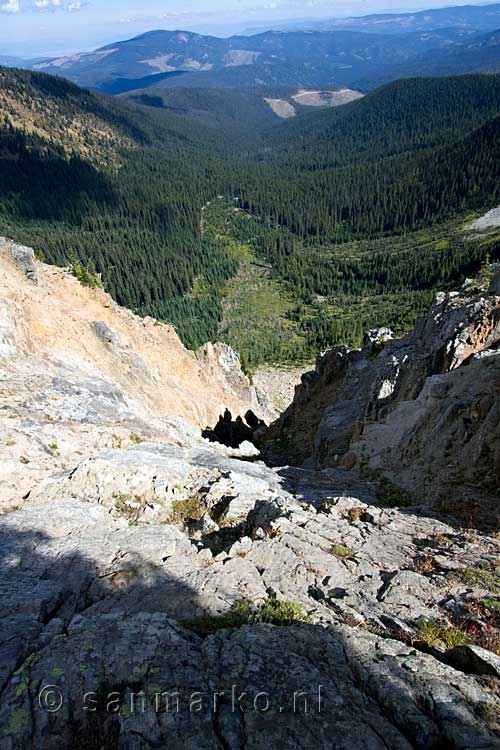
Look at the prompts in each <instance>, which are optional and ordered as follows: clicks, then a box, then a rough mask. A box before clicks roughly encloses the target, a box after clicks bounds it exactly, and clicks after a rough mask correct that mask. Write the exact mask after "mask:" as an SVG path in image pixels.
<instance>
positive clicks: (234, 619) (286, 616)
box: [184, 599, 311, 637]
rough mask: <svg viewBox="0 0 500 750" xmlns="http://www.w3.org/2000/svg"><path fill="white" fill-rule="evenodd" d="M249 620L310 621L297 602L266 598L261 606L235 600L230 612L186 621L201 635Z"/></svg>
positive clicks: (282, 624)
mask: <svg viewBox="0 0 500 750" xmlns="http://www.w3.org/2000/svg"><path fill="white" fill-rule="evenodd" d="M249 622H255V623H259V622H263V623H267V624H269V625H277V626H282V627H283V626H289V625H294V624H296V623H299V622H306V623H310V622H311V618H310V617H309V616H308V615H306V613H305V611H304V608H303V607H302V606H301V605H300V604H296V603H295V602H281V601H277V600H276V599H266V601H265V602H264V603H263V604H261V605H260V606H259V607H254V606H252V604H251V603H250V602H249V601H248V600H247V599H242V600H240V601H238V602H235V603H234V604H233V606H232V607H231V609H230V610H229V612H226V613H225V614H223V615H216V616H213V617H199V618H197V619H196V620H191V621H189V622H187V623H184V624H185V626H186V627H187V628H189V630H193V631H194V632H195V633H197V634H198V635H200V636H201V637H206V636H209V635H213V634H214V633H217V632H218V631H219V630H232V629H235V628H241V627H242V626H243V625H246V624H247V623H249Z"/></svg>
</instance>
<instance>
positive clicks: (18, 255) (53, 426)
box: [0, 240, 265, 507]
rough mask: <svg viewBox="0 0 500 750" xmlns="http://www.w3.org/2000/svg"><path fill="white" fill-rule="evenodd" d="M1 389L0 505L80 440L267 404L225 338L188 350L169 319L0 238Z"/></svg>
mask: <svg viewBox="0 0 500 750" xmlns="http://www.w3.org/2000/svg"><path fill="white" fill-rule="evenodd" d="M0 391H1V397H2V403H3V409H2V412H1V414H0V424H1V426H2V432H3V438H4V454H3V457H2V468H1V469H0V496H1V498H2V500H1V501H0V507H1V502H2V501H3V502H7V501H9V502H11V503H12V502H13V503H17V502H18V501H19V500H20V499H21V498H22V496H23V495H24V494H25V493H26V492H27V491H28V490H29V489H30V488H31V486H32V483H33V482H34V480H35V478H37V477H41V476H43V475H44V474H45V473H47V472H48V473H50V472H52V471H54V470H55V469H56V468H61V467H65V466H70V465H71V463H72V462H73V461H75V460H77V458H78V456H81V455H82V451H83V450H86V451H88V450H89V449H91V450H94V449H95V450H98V449H101V448H105V447H113V446H115V447H116V446H117V445H118V444H123V445H127V444H131V442H130V436H132V440H133V439H134V436H135V437H137V438H145V437H153V436H158V435H161V434H162V432H163V430H164V421H165V419H166V418H175V417H182V418H184V419H185V420H186V421H187V422H188V423H190V424H191V425H193V426H196V427H199V428H203V427H206V426H207V425H208V424H213V423H215V421H216V420H217V417H218V416H219V414H220V413H221V412H222V411H224V408H225V407H229V408H230V409H231V410H232V411H233V412H234V413H236V414H240V413H241V414H243V413H245V411H246V410H247V409H249V408H252V409H253V410H254V411H256V412H257V413H259V414H262V416H265V411H264V412H263V410H262V409H261V407H260V405H259V403H258V402H257V399H256V395H255V392H254V389H253V388H252V387H251V386H250V383H249V381H248V379H247V377H246V376H245V375H244V374H243V373H242V371H241V368H240V364H239V360H238V357H237V355H236V354H235V353H234V352H233V351H232V349H231V348H230V347H228V346H225V345H223V344H215V345H213V344H207V345H206V346H204V347H202V348H201V349H200V350H199V351H198V352H196V353H195V354H194V353H192V352H190V351H188V350H187V349H185V348H184V346H183V345H182V344H181V342H180V340H179V338H178V336H177V334H176V332H175V330H174V329H173V328H172V327H171V326H168V325H165V324H163V323H160V322H158V321H156V320H153V319H152V318H139V317H137V316H136V315H134V314H133V313H132V312H130V311H128V310H125V309H123V308H120V307H119V306H118V305H117V304H116V303H115V302H113V300H112V299H111V298H110V297H109V295H107V294H106V293H105V292H103V291H102V290H100V289H90V288H87V287H84V286H82V285H81V284H80V283H79V282H78V281H77V279H76V278H74V277H73V276H72V275H71V274H70V273H69V272H67V271H65V270H64V269H61V268H57V267H55V266H48V265H45V264H43V263H39V262H37V261H36V260H35V259H34V256H33V252H32V251H31V250H30V249H29V248H24V247H21V246H18V245H14V244H13V243H10V242H7V241H6V240H1V241H0ZM104 424H105V425H106V429H105V430H104V429H103V425H104Z"/></svg>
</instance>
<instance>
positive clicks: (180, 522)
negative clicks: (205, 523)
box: [170, 495, 206, 527]
mask: <svg viewBox="0 0 500 750" xmlns="http://www.w3.org/2000/svg"><path fill="white" fill-rule="evenodd" d="M205 512H206V507H205V504H204V503H203V502H202V500H201V498H200V497H199V496H198V495H193V497H189V498H187V500H174V502H173V503H172V511H171V514H170V522H171V523H173V524H174V525H175V526H181V527H184V526H186V525H187V523H188V522H189V521H199V520H200V519H201V518H202V517H203V514H204V513H205Z"/></svg>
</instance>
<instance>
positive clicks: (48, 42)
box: [0, 0, 486, 58]
mask: <svg viewBox="0 0 500 750" xmlns="http://www.w3.org/2000/svg"><path fill="white" fill-rule="evenodd" d="M463 4H466V3H465V2H461V0H455V2H453V1H450V0H448V1H447V0H335V2H328V1H327V0H0V56H2V55H15V56H19V57H26V58H27V57H38V56H40V57H43V56H47V57H48V56H57V55H65V54H71V53H73V52H78V51H86V50H91V49H95V48H96V47H99V46H102V45H104V44H108V43H111V42H114V41H118V40H120V39H127V38H130V37H132V36H135V35H136V34H140V33H142V32H144V31H150V30H152V29H187V30H192V31H198V32H200V33H208V34H215V35H220V36H224V35H229V34H232V33H241V32H243V31H250V30H251V29H252V27H255V28H257V27H259V28H265V27H266V24H269V25H272V24H276V23H277V22H278V21H289V20H290V21H291V20H295V19H311V18H332V17H337V18H339V17H345V16H349V15H365V14H367V13H374V12H399V11H402V10H422V9H424V8H429V7H433V8H437V7H444V6H450V5H463ZM468 4H470V5H481V4H486V2H484V0H483V2H481V1H479V2H475V1H474V0H469V2H468Z"/></svg>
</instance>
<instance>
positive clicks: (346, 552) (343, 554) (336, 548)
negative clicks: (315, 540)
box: [330, 544, 356, 560]
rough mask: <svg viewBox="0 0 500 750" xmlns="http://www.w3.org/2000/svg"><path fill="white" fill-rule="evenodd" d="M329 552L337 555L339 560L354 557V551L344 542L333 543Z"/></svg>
mask: <svg viewBox="0 0 500 750" xmlns="http://www.w3.org/2000/svg"><path fill="white" fill-rule="evenodd" d="M330 554H331V555H333V556H334V557H338V558H339V560H347V559H349V558H350V559H352V558H355V557H356V552H355V551H354V550H353V549H351V548H350V547H346V546H345V545H344V544H334V545H333V547H332V548H331V550H330Z"/></svg>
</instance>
